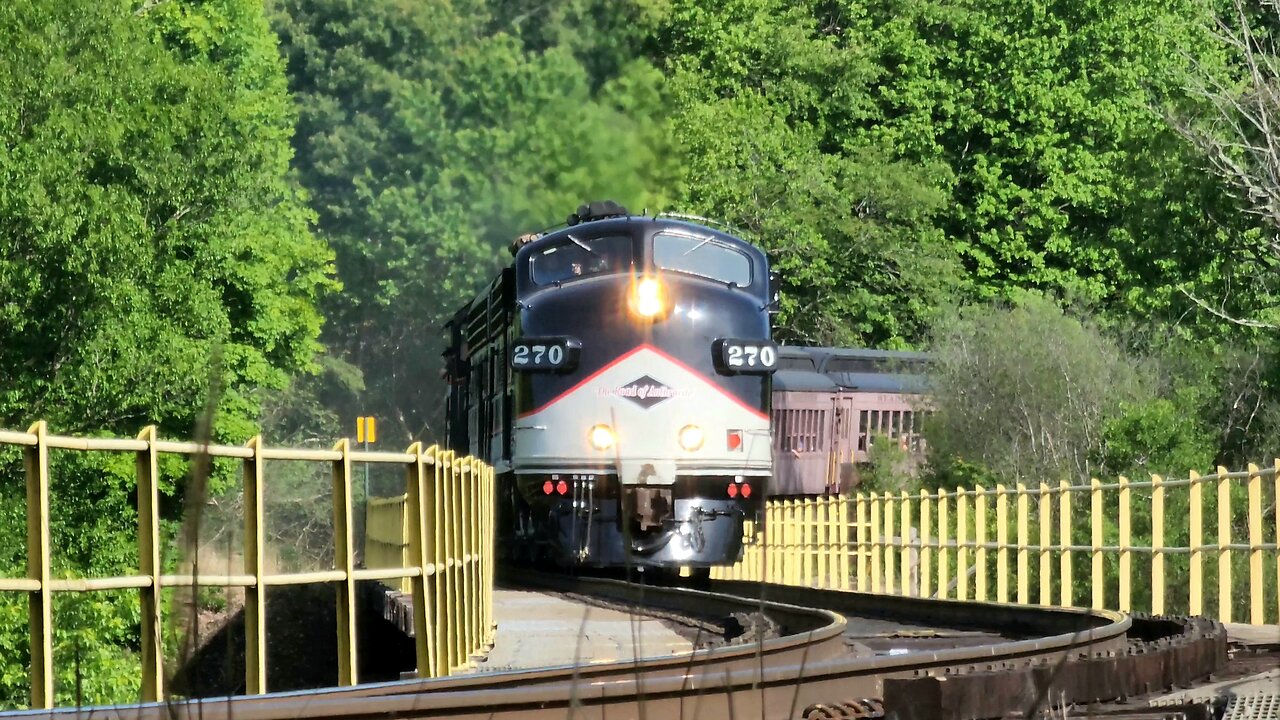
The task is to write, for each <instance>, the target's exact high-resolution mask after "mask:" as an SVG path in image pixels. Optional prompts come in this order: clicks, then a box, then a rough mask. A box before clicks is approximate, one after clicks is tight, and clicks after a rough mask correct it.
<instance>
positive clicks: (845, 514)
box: [836, 496, 853, 590]
mask: <svg viewBox="0 0 1280 720" xmlns="http://www.w3.org/2000/svg"><path fill="white" fill-rule="evenodd" d="M836 503H837V505H836V508H837V511H838V513H839V516H838V518H837V524H836V532H837V533H838V534H837V535H836V539H837V542H838V543H839V544H838V545H837V547H838V548H840V557H839V560H840V563H839V572H838V573H837V576H838V577H839V578H840V585H839V586H838V587H839V588H840V589H841V590H849V589H851V588H852V585H853V584H852V583H851V582H849V550H850V548H849V498H847V497H844V496H838V497H837V498H836Z"/></svg>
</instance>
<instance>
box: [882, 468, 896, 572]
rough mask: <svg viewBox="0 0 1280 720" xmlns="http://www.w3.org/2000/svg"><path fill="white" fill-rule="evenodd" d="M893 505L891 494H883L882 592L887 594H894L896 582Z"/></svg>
mask: <svg viewBox="0 0 1280 720" xmlns="http://www.w3.org/2000/svg"><path fill="white" fill-rule="evenodd" d="M894 504H895V502H894V497H893V493H891V492H886V493H884V591H885V592H887V593H893V592H896V588H897V580H898V578H897V573H896V572H895V569H896V567H897V562H898V553H897V548H895V547H894V544H893V537H894V535H893V532H894V531H893V520H894V509H895V508H894Z"/></svg>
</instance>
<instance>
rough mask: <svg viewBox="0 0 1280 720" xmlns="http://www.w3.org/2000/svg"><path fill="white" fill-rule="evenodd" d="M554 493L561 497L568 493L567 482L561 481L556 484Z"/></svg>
mask: <svg viewBox="0 0 1280 720" xmlns="http://www.w3.org/2000/svg"><path fill="white" fill-rule="evenodd" d="M556 492H558V493H560V494H561V495H564V494H566V493H568V492H569V483H567V482H565V481H563V480H561V481H560V482H558V483H556Z"/></svg>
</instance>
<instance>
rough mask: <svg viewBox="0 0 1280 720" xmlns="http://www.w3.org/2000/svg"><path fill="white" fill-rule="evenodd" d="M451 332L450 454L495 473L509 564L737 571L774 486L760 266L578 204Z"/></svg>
mask: <svg viewBox="0 0 1280 720" xmlns="http://www.w3.org/2000/svg"><path fill="white" fill-rule="evenodd" d="M513 250H514V253H515V260H514V262H513V263H512V265H511V266H510V267H509V268H507V269H506V270H504V271H503V272H502V274H501V275H500V276H499V277H497V278H495V279H494V281H493V282H492V283H491V284H490V286H489V287H488V289H487V291H486V292H484V293H482V294H481V295H479V296H478V297H477V298H476V299H475V300H473V301H472V302H471V303H469V304H468V305H467V306H466V307H464V308H462V309H461V310H460V311H459V312H458V313H457V314H456V315H455V317H454V318H453V320H452V321H451V322H450V323H449V325H448V332H449V349H448V350H447V352H446V377H447V379H448V381H449V383H450V385H451V391H450V395H449V406H448V418H449V420H448V422H449V438H450V443H451V445H452V447H453V448H454V449H456V450H459V451H460V452H466V453H470V454H473V455H476V456H478V457H481V458H483V459H485V460H486V461H488V462H489V463H491V464H492V465H493V466H494V467H495V469H496V470H497V472H498V473H499V478H500V481H499V485H500V487H501V489H502V495H501V496H500V503H501V508H502V510H501V512H502V516H501V518H500V525H501V527H502V528H503V532H504V534H505V536H504V537H502V538H500V543H501V544H502V547H501V548H500V549H502V550H505V551H506V552H507V554H508V555H511V556H513V557H523V558H525V559H536V558H549V559H553V560H555V561H557V562H559V563H561V564H585V565H594V566H620V565H630V564H634V565H640V566H693V567H701V568H705V567H710V566H712V565H719V564H726V563H732V562H735V561H736V560H737V559H738V558H739V557H740V555H741V551H742V544H743V541H744V538H743V534H744V520H754V519H755V518H756V515H757V514H758V512H759V509H760V507H761V499H762V497H763V496H764V494H765V491H766V489H767V487H768V483H769V480H770V477H771V475H772V458H771V454H772V448H771V442H770V429H769V423H770V420H769V410H770V397H771V383H770V374H771V373H772V371H773V370H774V368H775V367H776V365H777V361H778V356H777V347H776V346H775V345H774V344H773V342H772V341H771V340H770V322H769V321H770V313H771V307H772V304H773V301H774V294H773V290H772V289H771V287H770V284H771V283H770V275H769V267H768V261H767V259H766V257H765V255H764V253H762V252H761V251H760V250H758V249H756V248H755V247H753V246H751V245H750V244H749V243H746V242H744V241H743V240H741V239H739V238H737V237H735V236H733V235H731V234H728V233H726V232H724V231H721V230H718V229H715V228H712V227H709V226H708V225H706V224H702V223H701V222H692V221H690V220H689V219H685V218H681V217H675V216H656V217H650V216H635V215H629V214H627V213H626V211H625V210H624V209H622V208H621V207H619V206H617V205H615V204H613V203H593V204H592V205H590V206H583V207H582V208H580V209H579V212H578V213H577V214H576V215H574V216H571V217H570V224H569V226H568V227H565V228H563V229H559V230H555V231H553V232H548V233H545V234H540V235H537V236H532V237H525V238H522V240H521V241H518V242H517V245H516V246H514V247H513Z"/></svg>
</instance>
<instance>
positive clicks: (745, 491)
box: [742, 483, 751, 498]
mask: <svg viewBox="0 0 1280 720" xmlns="http://www.w3.org/2000/svg"><path fill="white" fill-rule="evenodd" d="M742 497H744V498H749V497H751V483H742Z"/></svg>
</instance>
